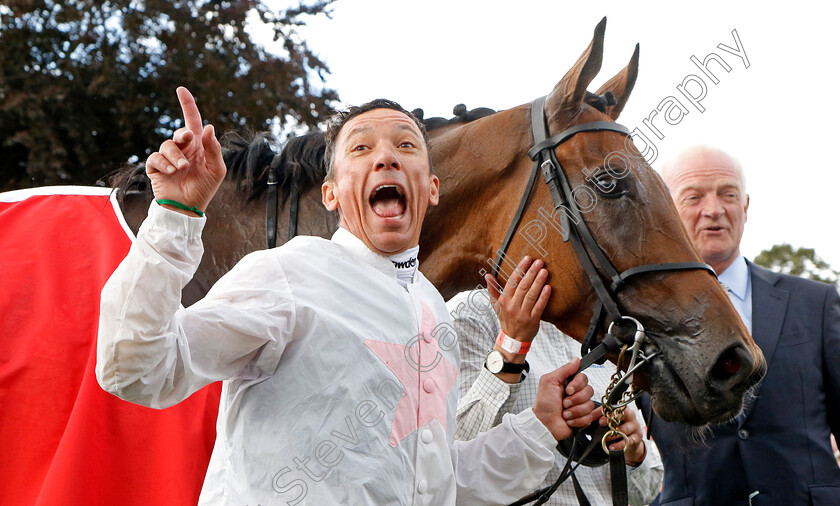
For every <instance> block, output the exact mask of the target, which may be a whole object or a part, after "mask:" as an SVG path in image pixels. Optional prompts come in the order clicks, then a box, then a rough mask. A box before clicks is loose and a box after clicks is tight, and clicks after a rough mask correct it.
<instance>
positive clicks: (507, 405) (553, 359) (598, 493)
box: [446, 290, 664, 506]
mask: <svg viewBox="0 0 840 506" xmlns="http://www.w3.org/2000/svg"><path fill="white" fill-rule="evenodd" d="M446 305H447V307H448V308H449V310H450V313H451V315H452V321H453V325H454V326H455V330H456V332H458V336H459V337H460V344H461V386H460V400H459V402H458V417H457V427H456V429H455V439H458V440H470V439H472V438H474V437H476V436H478V435H479V434H481V433H482V432H483V431H486V430H489V429H490V428H492V427H495V426H496V425H498V424H499V423H501V422H502V421H503V420H504V418H505V416H510V415H506V414H507V413H520V412H522V411H524V410H528V409H530V408H531V407H532V406H533V405H534V401H535V400H536V398H537V387H538V385H539V380H540V376H542V375H543V374H546V373H549V372H551V371H554V370H555V369H557V368H558V367H561V366H563V365H565V364H567V363H569V362H571V361H572V360H573V359H575V358H580V343H578V342H577V341H575V340H574V339H572V338H571V337H569V336H566V335H565V334H563V333H562V332H560V331H559V330H558V329H557V327H555V326H554V325H551V324H550V323H546V322H540V330H539V332H538V333H537V335H536V337H535V338H534V341H533V343H532V344H531V348H530V350H529V352H528V355H527V357H526V359H527V361H528V363H529V365H530V367H531V372H530V373H528V374H527V376H526V377H525V380H524V381H522V382H521V383H513V384H511V383H505V382H504V381H502V380H500V379H499V378H498V377H497V376H496V375H495V374H493V373H491V372H490V371H488V370H487V368H486V367H484V362H485V358H486V356H487V353H488V352H489V351H490V350H491V349H493V344H494V342H495V338H496V336H497V335H498V333H499V330H500V325H499V319H498V318H497V317H496V314H495V313H494V312H493V309H492V307H491V306H490V299H489V295H488V294H487V291H486V290H478V291H474V292H462V293H460V294H458V295H456V296H455V297H453V298H452V299H451V300H449V302H447V304H446ZM614 372H615V366H614V365H613V364H611V363H609V362H607V363H604V364H593V365H592V366H591V367H589V368H588V369H587V370H586V371H585V374H586V376H587V377H588V378H589V384H590V385H592V388H593V389H594V390H595V395H594V397H593V399H595V400H597V401H600V400H601V396H602V395H603V394H604V392H605V391H606V389H607V387H608V386H609V383H610V377H611V376H612V374H613V373H614ZM636 419H637V420H638V421H639V422H640V423H641V425H642V432H643V433H644V432H645V424H644V420H643V419H642V416H641V415H640V414H639V413H638V411H637V412H636ZM645 445H646V446H647V455H646V456H645V459H644V461H642V463H641V464H640V465H639V466H637V467H630V466H628V467H627V478H628V479H627V486H628V493H629V499H630V504H631V505H642V504H648V503H649V502H650V501H652V500H653V499H654V498H655V497H656V494H657V493H659V487H660V486H661V484H662V476H663V474H664V468H663V466H662V460H661V459H660V457H659V451H658V450H657V449H656V445H655V444H654V443H653V441H647V440H646V441H645ZM596 451H600V450H596ZM553 452H554V460H555V464H554V467H553V468H552V470H551V471H550V472H549V473H548V475H547V477H546V480H545V481H544V482H543V483H542V484H541V485H540V487H537V488H541V487H546V486H549V485H551V484H553V483H554V482H555V481H556V480H557V477H558V476H560V471H561V470H562V469H563V467H564V466H565V465H566V457H564V456H563V455H561V454H560V452H558V451H557V450H556V449H554V450H553ZM575 475H576V476H577V478H578V480H579V481H580V483H581V487H582V488H583V491H584V493H585V494H586V496H587V498H588V499H589V501H590V502H591V503H592V504H593V505H595V506H599V505H603V506H609V505H612V494H611V488H610V478H609V466H608V465H604V466H601V467H595V468H592V467H585V466H580V467H579V468H578V469H577V471H575ZM548 504H554V505H560V504H562V505H569V506H577V505H578V500H577V496H576V495H575V491H574V486H573V484H572V480H571V479H569V480H566V481H565V482H563V484H562V485H560V487H559V488H558V489H557V490H556V491H555V492H554V494H553V495H552V496H551V498H550V499H549V502H548Z"/></svg>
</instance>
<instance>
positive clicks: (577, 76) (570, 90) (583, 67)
mask: <svg viewBox="0 0 840 506" xmlns="http://www.w3.org/2000/svg"><path fill="white" fill-rule="evenodd" d="M606 28H607V18H606V16H605V17H604V18H603V19H601V22H600V23H598V25H597V26H596V27H595V34H594V36H593V37H592V42H590V43H589V47H587V48H586V51H584V52H583V54H582V55H580V58H578V61H577V63H575V65H574V66H573V67H572V68H571V69H570V70H569V71H568V72H566V75H565V76H563V79H561V80H560V82H559V83H557V85H556V86H555V87H554V89H553V90H551V93H550V94H549V95H548V97H547V98H546V100H545V110H546V114H547V115H548V120H549V122H551V121H552V120H553V119H555V118H556V117H557V116H558V115H559V116H560V117H561V118H569V117H570V116H572V117H574V116H576V115H577V113H578V111H579V109H580V105H581V104H582V103H583V98H584V97H585V96H586V87H587V86H589V83H591V82H592V79H594V78H595V76H596V75H597V74H598V72H599V71H600V70H601V61H602V60H603V57H604V31H605V30H606Z"/></svg>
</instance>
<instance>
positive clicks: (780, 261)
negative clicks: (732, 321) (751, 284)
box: [753, 244, 840, 285]
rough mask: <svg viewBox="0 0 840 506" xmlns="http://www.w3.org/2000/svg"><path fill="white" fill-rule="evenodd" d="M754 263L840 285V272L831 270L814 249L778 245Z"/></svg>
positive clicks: (766, 251) (760, 254)
mask: <svg viewBox="0 0 840 506" xmlns="http://www.w3.org/2000/svg"><path fill="white" fill-rule="evenodd" d="M753 262H755V263H756V264H757V265H761V266H762V267H767V268H768V269H771V270H773V271H776V272H784V273H787V274H793V275H794V276H802V277H804V278H808V279H813V280H815V281H822V282H823V283H828V284H830V285H837V284H840V272H838V271H835V270H833V269H831V267H830V266H829V265H828V263H826V262H825V261H824V260H822V259H821V258H820V257H818V256H817V255H816V253H815V252H814V250H813V249H812V248H798V249H793V247H792V246H791V245H790V244H777V245H775V246H773V247H772V248H770V249H769V250H764V251H762V252H761V253H759V254H758V256H757V257H755V260H753Z"/></svg>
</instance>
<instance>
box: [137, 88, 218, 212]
mask: <svg viewBox="0 0 840 506" xmlns="http://www.w3.org/2000/svg"><path fill="white" fill-rule="evenodd" d="M177 94H178V101H179V102H180V103H181V111H182V112H183V114H184V125H185V128H179V129H178V130H176V131H175V134H174V135H173V136H172V139H168V140H166V141H164V142H163V144H161V146H160V150H159V151H156V152H154V153H152V155H151V156H149V159H148V160H146V174H148V176H149V179H150V180H151V181H152V191H154V194H155V199H167V200H174V201H176V202H180V203H182V204H185V205H186V206H188V207H196V208H197V209H199V210H200V211H205V210H207V205H208V204H209V203H210V200H211V199H212V198H213V195H215V193H216V190H217V189H218V188H219V185H220V184H221V182H222V180H223V179H224V177H225V173H226V172H227V169H226V168H225V162H224V160H223V159H222V146H221V145H220V144H219V141H218V140H217V139H216V135H215V130H214V129H213V126H212V125H207V126H202V123H201V114H200V113H199V111H198V107H197V106H196V104H195V99H193V96H192V94H190V92H189V91H188V90H187V89H186V88H184V87H183V86H181V87H179V88H178V90H177ZM165 207H168V208H169V209H172V210H174V211H178V212H180V213H182V214H189V215H193V213H192V212H191V211H183V210H181V209H177V208H175V207H173V206H169V205H165Z"/></svg>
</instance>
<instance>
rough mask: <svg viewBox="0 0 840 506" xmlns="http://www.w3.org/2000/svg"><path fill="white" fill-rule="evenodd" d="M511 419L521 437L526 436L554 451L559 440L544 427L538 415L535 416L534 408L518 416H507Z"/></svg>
mask: <svg viewBox="0 0 840 506" xmlns="http://www.w3.org/2000/svg"><path fill="white" fill-rule="evenodd" d="M507 416H508V417H510V422H511V426H512V427H513V429H514V431H516V433H517V434H519V435H520V436H522V435H524V436H526V437H528V438H530V439H533V440H534V441H536V442H538V443H539V444H541V445H542V446H544V447H546V448H548V449H554V447H555V446H557V440H556V439H554V436H552V435H551V431H550V430H548V427H546V426H545V425H543V423H542V422H541V421H540V419H539V418H537V415H535V414H534V408H528V409H526V410H524V411H522V412H520V413H518V414H516V415H507Z"/></svg>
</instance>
